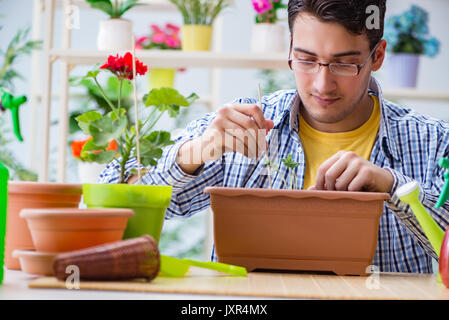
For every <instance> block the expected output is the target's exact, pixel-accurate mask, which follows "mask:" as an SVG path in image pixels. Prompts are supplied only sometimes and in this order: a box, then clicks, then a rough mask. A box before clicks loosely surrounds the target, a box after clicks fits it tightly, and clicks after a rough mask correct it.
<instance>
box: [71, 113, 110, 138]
mask: <svg viewBox="0 0 449 320" xmlns="http://www.w3.org/2000/svg"><path fill="white" fill-rule="evenodd" d="M102 117H103V116H102V115H101V113H99V112H97V111H88V112H85V113H83V114H81V115H79V116H77V117H76V118H75V119H76V121H77V122H78V125H79V127H80V128H81V130H83V132H84V133H85V134H87V135H91V134H90V132H89V124H90V123H92V122H94V121H96V120H98V119H101V118H102Z"/></svg>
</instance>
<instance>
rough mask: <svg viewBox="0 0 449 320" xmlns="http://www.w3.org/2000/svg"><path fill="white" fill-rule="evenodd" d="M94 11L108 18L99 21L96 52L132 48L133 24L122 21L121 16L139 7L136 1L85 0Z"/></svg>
mask: <svg viewBox="0 0 449 320" xmlns="http://www.w3.org/2000/svg"><path fill="white" fill-rule="evenodd" d="M86 1H87V2H88V3H89V4H90V6H91V7H92V8H94V9H99V10H101V11H103V12H104V13H106V14H107V15H108V16H109V19H108V20H102V21H100V30H99V32H98V36H97V48H98V50H107V51H115V52H117V51H124V50H131V49H132V47H133V45H134V44H133V24H132V22H131V21H129V20H126V19H123V18H122V16H123V14H124V13H125V12H126V11H128V10H129V9H131V8H133V7H135V6H137V5H139V3H138V0H126V1H123V0H86Z"/></svg>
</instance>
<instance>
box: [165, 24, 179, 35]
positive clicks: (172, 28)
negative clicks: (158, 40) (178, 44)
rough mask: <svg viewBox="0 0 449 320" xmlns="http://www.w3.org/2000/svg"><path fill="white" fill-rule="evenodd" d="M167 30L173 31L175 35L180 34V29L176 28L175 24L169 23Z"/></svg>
mask: <svg viewBox="0 0 449 320" xmlns="http://www.w3.org/2000/svg"><path fill="white" fill-rule="evenodd" d="M165 28H167V30H172V31H173V33H176V34H177V33H178V32H179V27H178V26H175V25H174V24H171V23H167V24H166V25H165Z"/></svg>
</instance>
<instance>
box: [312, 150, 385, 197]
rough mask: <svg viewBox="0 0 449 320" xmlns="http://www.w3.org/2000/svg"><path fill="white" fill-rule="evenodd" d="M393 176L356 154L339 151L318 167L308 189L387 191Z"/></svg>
mask: <svg viewBox="0 0 449 320" xmlns="http://www.w3.org/2000/svg"><path fill="white" fill-rule="evenodd" d="M393 182H394V178H393V175H392V174H391V173H390V171H388V170H386V169H383V168H380V167H378V166H376V165H374V164H372V163H371V162H369V161H367V160H366V159H364V158H362V157H360V156H359V155H358V154H356V153H354V152H349V151H339V152H338V153H336V154H335V155H333V156H332V157H331V158H329V159H328V160H326V161H325V162H324V163H323V164H322V165H321V166H320V168H319V169H318V172H317V177H316V181H315V185H314V186H311V187H310V188H309V189H308V190H337V191H369V192H386V193H389V192H390V191H391V188H392V187H393Z"/></svg>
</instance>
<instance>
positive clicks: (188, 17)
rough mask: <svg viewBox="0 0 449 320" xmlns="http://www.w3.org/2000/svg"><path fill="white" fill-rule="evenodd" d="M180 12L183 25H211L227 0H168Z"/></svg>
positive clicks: (226, 4)
mask: <svg viewBox="0 0 449 320" xmlns="http://www.w3.org/2000/svg"><path fill="white" fill-rule="evenodd" d="M170 2H171V3H173V4H174V5H175V6H176V7H177V8H178V10H179V11H180V12H181V15H182V18H183V21H184V24H185V25H190V24H200V25H212V24H213V22H214V20H215V18H216V17H217V16H218V14H219V13H220V12H221V11H223V9H225V8H227V7H229V6H230V2H229V0H170Z"/></svg>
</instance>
